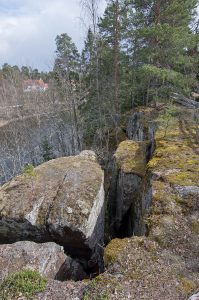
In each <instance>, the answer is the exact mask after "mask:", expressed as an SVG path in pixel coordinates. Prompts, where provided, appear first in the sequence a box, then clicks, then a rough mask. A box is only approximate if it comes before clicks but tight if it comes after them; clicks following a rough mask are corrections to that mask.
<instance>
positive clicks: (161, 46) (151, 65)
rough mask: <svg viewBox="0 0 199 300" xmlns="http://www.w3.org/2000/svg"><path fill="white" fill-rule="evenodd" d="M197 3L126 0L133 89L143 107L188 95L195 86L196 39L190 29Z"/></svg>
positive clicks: (178, 0)
mask: <svg viewBox="0 0 199 300" xmlns="http://www.w3.org/2000/svg"><path fill="white" fill-rule="evenodd" d="M197 2H198V1H197V0H155V1H153V0H149V1H141V0H133V1H131V0H130V1H128V7H129V32H128V37H129V41H130V44H131V46H132V47H131V49H130V54H131V59H132V65H133V67H134V77H133V78H134V87H135V90H136V92H137V94H138V99H139V100H140V99H141V98H142V99H143V104H148V102H149V101H151V100H154V101H157V100H159V99H160V98H163V99H164V98H168V96H169V95H170V93H171V92H172V91H175V92H182V93H185V94H189V93H190V90H191V89H192V87H193V85H194V77H195V71H194V65H195V59H194V58H193V56H192V55H190V50H191V49H194V47H196V38H195V35H194V34H193V32H192V31H191V29H190V24H191V22H192V21H193V18H194V17H195V9H196V4H197Z"/></svg>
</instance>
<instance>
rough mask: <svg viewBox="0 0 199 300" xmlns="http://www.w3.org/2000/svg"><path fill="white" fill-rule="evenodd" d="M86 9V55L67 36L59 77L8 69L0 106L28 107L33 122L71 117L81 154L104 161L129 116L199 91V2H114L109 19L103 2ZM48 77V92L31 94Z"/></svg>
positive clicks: (62, 38)
mask: <svg viewBox="0 0 199 300" xmlns="http://www.w3.org/2000/svg"><path fill="white" fill-rule="evenodd" d="M81 5H82V8H83V10H84V12H85V14H86V15H87V18H88V20H89V23H90V24H89V28H88V33H87V37H86V39H85V43H84V48H83V50H82V52H81V53H79V51H78V50H77V47H76V45H75V44H74V42H73V41H72V39H71V38H70V37H69V36H68V34H67V33H63V34H60V35H58V36H57V37H56V39H55V42H56V59H55V62H54V67H53V70H52V71H51V72H48V73H46V72H39V71H38V70H37V69H31V68H30V67H27V66H23V67H21V68H19V67H18V66H10V65H9V64H7V63H6V64H4V65H3V66H2V69H1V70H0V79H1V80H0V93H1V99H0V101H1V106H3V105H21V106H22V107H23V113H22V115H25V116H28V115H31V114H36V115H37V116H39V115H43V114H44V115H49V117H52V114H54V115H56V114H57V112H60V111H62V110H63V111H67V116H65V121H66V122H68V123H70V124H71V125H72V127H73V135H74V136H75V140H76V141H77V142H76V146H77V148H78V150H82V148H93V149H94V150H95V151H96V152H97V153H98V155H99V157H101V158H102V159H104V158H105V157H107V153H109V151H110V149H112V148H113V145H115V144H116V145H117V144H118V143H119V141H120V140H121V135H122V134H123V132H122V122H123V116H124V115H125V114H126V113H127V112H128V111H129V110H131V109H132V108H135V107H136V106H140V105H142V106H149V105H153V106H156V105H157V103H159V102H163V103H169V102H170V101H171V96H172V93H178V94H180V95H184V96H186V97H190V96H191V95H192V93H193V92H195V93H196V95H197V93H198V92H199V84H198V63H199V56H198V54H199V36H198V33H199V27H198V26H199V22H198V15H197V10H196V8H197V5H198V1H197V0H166V1H165V0H155V1H154V0H153V1H152V0H148V1H143V0H109V1H107V7H106V9H105V12H104V15H103V17H101V18H99V16H98V1H97V0H82V1H81ZM40 78H41V79H43V80H44V82H47V83H49V89H48V91H46V92H45V93H31V94H29V95H27V93H26V94H24V93H23V89H22V82H23V80H26V79H40ZM57 115H59V113H58V114H57ZM74 149H75V147H74ZM74 152H75V150H74Z"/></svg>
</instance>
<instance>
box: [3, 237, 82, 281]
mask: <svg viewBox="0 0 199 300" xmlns="http://www.w3.org/2000/svg"><path fill="white" fill-rule="evenodd" d="M0 266H1V269H0V282H1V281H3V279H4V278H5V277H6V276H7V275H8V274H10V273H15V272H18V271H20V270H22V269H31V270H35V271H38V272H39V273H40V274H41V275H42V276H44V277H46V278H48V279H57V280H66V279H75V280H77V279H78V280H81V279H83V278H85V277H86V274H85V273H84V271H83V268H82V267H81V265H80V264H79V263H77V262H76V261H75V260H73V259H72V258H70V257H68V256H66V255H65V254H64V249H63V247H61V246H59V245H57V244H55V243H45V244H36V243H34V242H27V241H23V242H17V243H14V244H7V245H0Z"/></svg>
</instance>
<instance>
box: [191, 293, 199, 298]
mask: <svg viewBox="0 0 199 300" xmlns="http://www.w3.org/2000/svg"><path fill="white" fill-rule="evenodd" d="M189 300H199V293H197V294H195V295H193V296H191V297H190V298H189Z"/></svg>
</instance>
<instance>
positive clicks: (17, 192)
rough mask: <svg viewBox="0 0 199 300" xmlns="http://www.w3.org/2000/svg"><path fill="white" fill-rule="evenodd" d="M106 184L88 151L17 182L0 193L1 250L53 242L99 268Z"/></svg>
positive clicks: (36, 170)
mask: <svg viewBox="0 0 199 300" xmlns="http://www.w3.org/2000/svg"><path fill="white" fill-rule="evenodd" d="M89 153H90V155H89ZM103 180H104V174H103V171H102V170H101V167H100V166H99V164H98V163H97V162H96V161H95V154H94V153H93V152H88V151H86V152H83V153H82V154H81V155H79V156H73V157H72V156H71V157H64V158H59V159H55V160H51V161H49V162H47V163H44V164H42V165H40V166H38V167H37V168H35V169H34V172H32V173H31V174H26V175H22V176H18V177H16V178H14V179H13V180H12V181H11V182H9V183H7V184H5V185H4V186H2V187H1V188H0V212H1V216H0V244H5V243H14V242H16V241H20V240H30V241H35V242H40V243H43V242H50V241H55V242H56V243H58V244H60V245H62V246H64V248H65V250H66V251H67V253H69V254H70V255H71V256H72V257H78V258H80V259H85V260H86V261H88V260H91V262H90V264H91V265H92V263H93V264H95V263H96V260H98V254H97V253H98V250H99V249H100V246H99V245H101V244H103V235H104V188H103ZM93 254H94V255H93ZM95 254H96V256H95Z"/></svg>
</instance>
